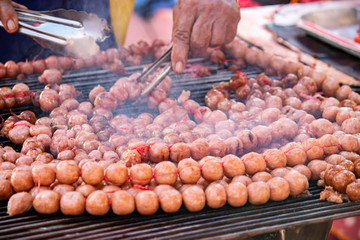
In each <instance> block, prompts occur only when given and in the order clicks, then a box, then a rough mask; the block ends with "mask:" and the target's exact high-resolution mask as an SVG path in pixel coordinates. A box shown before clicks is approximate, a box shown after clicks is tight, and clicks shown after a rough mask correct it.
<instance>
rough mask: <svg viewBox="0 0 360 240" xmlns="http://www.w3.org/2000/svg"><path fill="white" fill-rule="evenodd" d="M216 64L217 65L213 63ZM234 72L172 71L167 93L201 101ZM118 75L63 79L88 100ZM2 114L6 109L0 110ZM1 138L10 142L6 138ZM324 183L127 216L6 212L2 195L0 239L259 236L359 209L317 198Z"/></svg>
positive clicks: (133, 112) (32, 82)
mask: <svg viewBox="0 0 360 240" xmlns="http://www.w3.org/2000/svg"><path fill="white" fill-rule="evenodd" d="M142 67H143V66H137V67H127V71H128V74H131V73H133V72H135V71H141V69H142ZM211 67H212V68H216V66H211ZM244 72H245V73H246V74H247V75H248V76H249V77H253V76H255V75H257V74H259V73H261V69H259V68H256V67H252V66H249V67H248V68H247V69H245V70H244ZM233 75H234V73H231V72H228V71H226V70H219V69H217V73H216V74H213V75H211V76H209V77H204V78H195V77H191V76H189V75H188V74H182V75H174V74H170V76H171V77H172V79H173V88H172V90H171V94H170V96H173V97H176V96H178V95H179V94H180V93H181V91H182V90H183V89H185V90H190V91H191V94H192V95H191V99H194V100H196V101H198V102H199V103H200V104H202V105H203V104H204V95H205V94H206V92H207V91H208V90H209V89H210V88H211V86H212V85H215V84H218V83H219V82H221V81H227V80H229V79H230V77H231V76H233ZM118 77H119V76H116V75H113V74H111V73H109V72H108V71H107V70H100V69H88V70H84V71H80V72H70V73H68V74H67V75H65V76H63V82H62V83H71V84H73V85H74V86H75V87H76V88H77V90H79V91H81V92H82V93H83V96H82V97H81V98H80V99H79V101H86V100H88V93H89V91H90V90H91V89H92V88H93V87H94V86H96V85H97V84H100V83H101V85H102V86H104V87H105V88H106V89H107V90H108V89H109V88H110V87H111V86H112V85H113V83H114V82H115V81H116V80H117V79H118ZM24 83H26V84H28V85H29V87H30V89H31V91H36V90H41V89H42V88H43V85H41V84H40V83H38V81H37V76H30V77H29V78H27V79H25V80H24ZM13 85H14V80H12V79H4V80H2V81H1V82H0V87H2V86H9V87H12V86H13ZM27 109H30V110H32V111H34V112H35V113H36V115H37V117H42V116H45V115H44V113H42V112H41V111H40V110H39V109H38V108H35V107H33V106H32V105H28V106H21V107H17V108H14V109H13V112H14V113H16V114H19V113H20V112H21V111H24V110H27ZM144 111H145V112H151V113H154V114H156V112H154V111H150V110H149V109H148V108H147V106H146V105H145V104H137V105H131V104H126V105H123V106H121V107H120V108H119V109H117V110H116V113H122V114H128V115H130V116H131V117H135V116H137V115H138V114H140V113H141V112H144ZM1 114H2V116H3V117H4V118H5V119H6V118H7V117H8V116H9V115H10V113H9V111H8V110H2V111H1ZM0 142H1V143H2V144H4V145H9V144H10V142H9V140H7V139H4V138H1V139H0ZM321 190H322V188H319V187H317V186H316V183H315V182H311V183H310V188H309V192H310V193H311V195H308V196H304V197H300V198H288V199H287V200H285V201H282V202H272V201H270V202H268V203H267V204H265V205H259V206H252V205H250V204H246V205H245V206H243V207H241V208H233V207H231V206H229V205H226V206H224V207H222V208H220V209H210V208H209V207H205V208H204V209H203V210H202V211H201V212H197V213H189V212H188V211H187V210H186V209H185V208H184V207H182V208H181V209H180V211H178V212H177V213H175V214H166V213H164V212H162V211H161V210H159V211H158V212H157V213H156V214H155V215H153V216H141V215H139V214H138V213H134V214H132V215H130V216H116V215H115V214H113V213H112V212H111V211H110V212H109V213H108V214H106V215H105V216H101V217H98V216H97V217H95V216H91V215H89V214H87V213H84V214H82V215H81V216H76V217H69V216H64V215H62V214H61V213H57V214H52V215H40V214H38V213H36V212H35V211H34V210H31V211H30V212H28V213H26V214H24V215H21V216H14V217H10V216H8V215H7V213H6V202H5V201H0V223H1V228H0V239H49V238H53V239H96V238H98V239H114V238H120V239H150V238H156V239H169V238H171V239H173V238H176V239H200V238H207V239H208V238H210V239H211V238H219V237H221V238H222V239H233V238H239V237H241V238H243V237H251V236H257V235H259V234H264V233H270V232H275V231H278V230H280V229H284V228H291V227H296V226H301V225H304V224H311V223H320V222H325V221H331V220H334V219H339V218H344V217H350V216H355V215H360V204H359V203H356V202H351V203H342V204H333V203H329V202H325V201H320V200H319V195H320V192H321Z"/></svg>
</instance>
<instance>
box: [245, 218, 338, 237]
mask: <svg viewBox="0 0 360 240" xmlns="http://www.w3.org/2000/svg"><path fill="white" fill-rule="evenodd" d="M332 223H333V221H332V220H330V221H325V222H321V223H310V224H307V225H304V226H298V227H288V228H286V229H281V230H280V231H278V232H272V233H266V234H260V235H257V236H255V237H250V238H240V239H242V240H303V239H306V240H327V239H328V237H329V233H330V229H331V226H332Z"/></svg>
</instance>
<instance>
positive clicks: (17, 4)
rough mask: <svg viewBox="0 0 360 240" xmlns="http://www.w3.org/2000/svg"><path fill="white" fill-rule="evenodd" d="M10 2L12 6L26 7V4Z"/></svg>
mask: <svg viewBox="0 0 360 240" xmlns="http://www.w3.org/2000/svg"><path fill="white" fill-rule="evenodd" d="M11 4H12V6H13V7H14V8H21V9H28V8H27V7H26V6H24V5H22V4H19V3H16V2H11Z"/></svg>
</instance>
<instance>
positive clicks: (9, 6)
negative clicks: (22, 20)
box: [0, 0, 27, 33]
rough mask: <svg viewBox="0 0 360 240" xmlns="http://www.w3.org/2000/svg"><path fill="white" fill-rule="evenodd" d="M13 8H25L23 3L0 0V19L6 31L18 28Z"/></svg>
mask: <svg viewBox="0 0 360 240" xmlns="http://www.w3.org/2000/svg"><path fill="white" fill-rule="evenodd" d="M14 8H22V9H27V8H26V7H25V6H24V5H21V4H18V3H16V2H13V1H10V0H0V20H1V22H2V24H3V25H4V28H5V30H6V31H7V32H8V33H14V32H16V31H17V30H18V28H19V24H18V17H17V14H16V12H15V9H14Z"/></svg>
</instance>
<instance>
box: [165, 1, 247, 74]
mask: <svg viewBox="0 0 360 240" xmlns="http://www.w3.org/2000/svg"><path fill="white" fill-rule="evenodd" d="M173 19H174V25H173V33H172V41H173V50H172V55H171V62H172V68H173V70H174V71H175V72H176V73H181V72H182V71H183V70H184V67H185V64H186V61H187V57H188V52H189V49H190V50H191V52H192V54H193V55H194V56H203V55H205V53H206V50H207V48H208V47H216V46H220V45H223V44H226V43H229V42H231V40H232V39H233V38H234V37H235V35H236V31H237V24H238V22H239V21H240V8H239V5H238V4H237V2H236V0H178V2H177V4H176V5H175V7H174V9H173Z"/></svg>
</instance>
